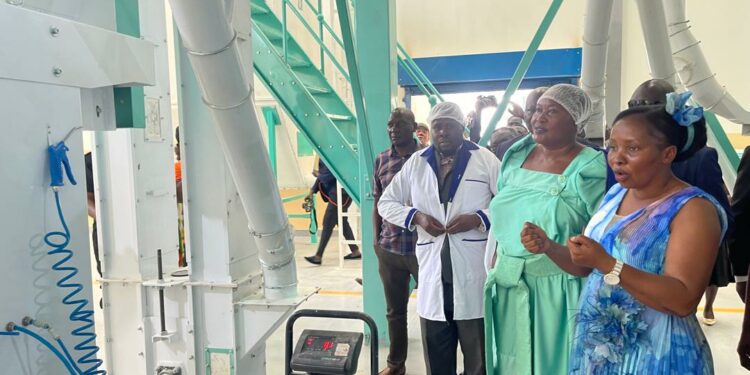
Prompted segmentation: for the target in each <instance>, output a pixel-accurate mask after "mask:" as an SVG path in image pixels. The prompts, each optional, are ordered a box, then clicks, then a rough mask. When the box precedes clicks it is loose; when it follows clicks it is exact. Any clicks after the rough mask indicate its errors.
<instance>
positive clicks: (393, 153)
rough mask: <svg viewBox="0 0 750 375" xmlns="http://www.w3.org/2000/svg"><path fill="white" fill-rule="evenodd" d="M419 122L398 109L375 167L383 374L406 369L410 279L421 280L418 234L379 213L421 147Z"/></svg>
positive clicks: (401, 371) (374, 184) (403, 109)
mask: <svg viewBox="0 0 750 375" xmlns="http://www.w3.org/2000/svg"><path fill="white" fill-rule="evenodd" d="M416 129H417V122H416V121H415V120H414V113H412V112H411V111H410V110H408V109H406V108H396V109H395V110H393V112H391V117H390V118H389V119H388V136H389V138H390V140H391V148H390V149H388V150H385V151H383V152H381V153H380V154H379V155H378V157H377V158H376V159H375V165H374V167H373V184H372V185H373V186H372V195H373V196H374V197H375V209H374V210H373V213H372V222H373V226H374V228H373V232H374V234H375V235H374V238H375V254H376V255H377V256H378V271H379V273H380V279H381V280H382V281H383V289H384V290H385V301H386V305H387V314H386V316H387V318H388V334H389V335H390V338H391V346H390V352H389V354H388V368H386V369H385V370H383V371H381V372H380V375H400V374H404V373H405V372H406V367H405V365H404V364H405V363H406V352H407V342H408V337H407V329H406V312H407V304H408V303H409V292H410V291H409V281H410V279H411V277H414V279H415V280H416V279H417V272H418V265H417V256H416V255H415V252H414V251H415V250H414V249H415V245H416V243H417V233H416V232H411V231H409V230H407V229H403V228H401V227H398V226H396V225H393V224H391V223H389V222H386V221H384V220H383V219H382V218H381V217H380V215H379V214H378V200H379V199H380V196H381V195H382V194H383V191H384V190H385V188H386V187H387V186H388V184H390V183H391V180H392V179H393V176H395V175H396V173H398V172H399V171H400V170H401V167H402V166H403V165H404V163H405V162H406V161H407V160H408V159H409V157H410V156H411V155H412V154H413V153H414V152H415V151H417V150H419V148H420V146H419V144H418V143H417V141H416V140H415V139H414V132H415V131H416Z"/></svg>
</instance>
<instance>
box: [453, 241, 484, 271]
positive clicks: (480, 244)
mask: <svg viewBox="0 0 750 375" xmlns="http://www.w3.org/2000/svg"><path fill="white" fill-rule="evenodd" d="M486 245H487V238H486V237H485V238H482V237H481V235H479V234H477V235H474V236H471V237H468V238H463V239H461V241H460V242H459V245H458V246H459V248H458V251H457V252H456V253H457V254H456V255H457V256H458V257H460V258H461V263H462V264H463V265H464V266H465V267H466V271H467V275H466V278H467V279H474V278H481V279H482V280H484V276H485V273H486V272H485V268H484V250H485V247H486Z"/></svg>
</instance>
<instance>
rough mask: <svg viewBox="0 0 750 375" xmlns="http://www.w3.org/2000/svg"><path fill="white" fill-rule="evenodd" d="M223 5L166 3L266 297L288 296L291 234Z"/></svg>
mask: <svg viewBox="0 0 750 375" xmlns="http://www.w3.org/2000/svg"><path fill="white" fill-rule="evenodd" d="M225 3H226V2H225V1H223V0H170V4H171V6H172V14H173V15H174V20H175V24H176V25H177V29H178V30H179V32H180V35H181V37H182V40H183V44H184V47H185V48H186V49H187V51H188V56H189V59H190V63H191V65H192V66H193V70H194V71H195V75H196V78H197V80H198V84H199V86H200V88H201V91H202V93H203V101H204V102H205V104H206V106H208V108H209V110H210V112H211V115H212V117H213V120H214V126H215V130H216V135H217V137H218V139H219V143H220V145H221V148H222V150H223V151H224V156H225V158H226V161H227V165H228V166H229V172H230V173H231V175H232V178H233V179H234V182H235V185H236V186H237V192H238V194H239V196H240V201H241V202H242V206H243V208H244V211H245V213H246V215H247V218H248V221H249V223H250V226H251V233H252V234H253V236H254V237H255V242H256V244H257V246H258V249H259V254H258V256H259V258H260V264H261V267H262V270H263V280H264V289H265V296H266V298H268V299H280V298H286V297H291V296H294V295H296V293H297V272H296V264H295V262H294V246H293V243H292V236H291V232H290V229H289V224H288V219H287V217H286V213H285V212H284V207H283V205H282V203H281V196H280V194H279V190H278V187H277V185H276V179H275V178H274V177H273V171H272V170H271V165H270V162H269V160H268V154H267V153H266V147H265V144H264V142H263V137H262V133H261V130H260V125H259V122H258V116H257V114H256V113H255V105H254V103H253V96H252V94H253V86H252V85H253V77H252V76H247V75H246V73H245V72H246V69H245V66H247V65H248V64H252V61H246V60H244V61H243V59H242V57H241V53H240V49H239V45H238V44H237V38H236V34H235V31H234V29H233V28H232V26H231V24H230V23H229V20H228V18H227V16H226V14H225V8H224V5H225ZM248 17H249V15H248ZM247 46H248V48H249V47H250V45H249V44H247Z"/></svg>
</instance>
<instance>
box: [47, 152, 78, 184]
mask: <svg viewBox="0 0 750 375" xmlns="http://www.w3.org/2000/svg"><path fill="white" fill-rule="evenodd" d="M47 153H48V154H49V175H50V180H51V181H50V183H49V186H52V187H60V186H65V182H64V181H63V168H65V174H67V175H68V180H69V181H70V183H71V184H73V185H76V184H77V182H76V179H75V177H74V176H73V170H72V169H71V168H70V161H69V160H68V146H66V145H65V141H60V142H57V143H56V144H54V145H51V146H49V147H47Z"/></svg>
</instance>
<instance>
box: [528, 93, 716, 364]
mask: <svg viewBox="0 0 750 375" xmlns="http://www.w3.org/2000/svg"><path fill="white" fill-rule="evenodd" d="M689 96H690V94H689V93H685V94H682V95H678V94H670V95H669V97H668V103H667V105H666V106H664V105H661V106H646V107H638V108H631V109H628V110H626V111H623V112H622V113H620V114H619V115H618V116H617V118H616V119H615V125H614V128H613V130H612V135H611V138H610V144H609V154H608V162H609V164H610V166H611V167H612V169H613V170H614V172H615V177H616V178H617V181H618V184H617V185H615V186H613V187H612V189H610V191H609V192H608V193H607V194H606V196H605V197H604V200H603V201H602V204H601V206H600V208H599V211H598V212H597V213H596V214H594V216H593V217H592V219H591V221H590V222H589V224H588V226H587V228H586V230H585V235H581V236H575V237H572V238H571V239H570V240H569V241H568V242H567V246H563V245H560V244H556V243H554V242H552V241H550V240H549V239H548V238H547V236H546V234H545V233H544V231H542V230H541V229H540V228H539V227H536V226H534V225H533V224H531V223H527V224H526V226H525V227H524V229H523V231H522V233H521V239H522V242H523V244H524V246H526V247H527V249H528V250H529V251H532V252H537V253H547V254H548V255H550V257H551V258H552V259H553V260H555V262H556V263H557V264H558V265H559V266H560V267H561V268H563V269H564V270H566V271H567V272H569V273H571V274H574V275H579V276H585V275H588V276H589V277H588V280H587V282H586V286H585V287H584V291H583V293H582V295H581V301H580V307H579V308H580V310H579V311H578V313H577V316H576V331H575V335H574V342H573V347H572V350H571V356H570V367H569V372H570V374H649V375H650V374H680V375H682V374H713V361H712V358H711V350H710V348H709V346H708V342H707V341H706V338H705V337H704V335H703V332H702V331H701V328H700V325H699V324H698V320H697V319H696V317H695V311H696V308H697V306H698V303H699V302H700V299H701V296H702V294H703V290H704V289H705V287H706V285H707V284H708V280H709V276H710V275H711V269H712V267H713V263H714V259H715V258H716V251H717V248H718V244H719V242H720V240H721V237H722V236H723V233H724V231H725V229H726V216H725V213H724V211H723V209H722V208H721V206H720V205H719V204H718V203H717V202H716V201H715V200H714V199H713V198H712V197H711V196H710V195H708V194H707V193H705V192H703V191H702V190H700V189H698V188H695V187H692V186H690V185H688V184H686V183H685V182H683V181H681V180H679V179H677V178H676V177H674V175H673V174H672V171H671V169H670V165H671V163H672V162H674V161H680V160H685V159H687V158H689V157H690V156H691V155H692V154H693V153H694V152H695V151H697V150H699V149H700V148H701V147H703V146H704V145H705V143H706V125H705V121H704V119H703V116H702V114H703V112H702V109H701V108H696V107H687V106H685V102H686V101H687V99H688V97H689Z"/></svg>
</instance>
